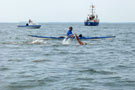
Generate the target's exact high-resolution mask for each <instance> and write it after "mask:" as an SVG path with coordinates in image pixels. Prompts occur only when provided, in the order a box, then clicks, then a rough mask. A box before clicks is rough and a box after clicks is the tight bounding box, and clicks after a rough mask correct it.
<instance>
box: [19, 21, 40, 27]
mask: <svg viewBox="0 0 135 90" xmlns="http://www.w3.org/2000/svg"><path fill="white" fill-rule="evenodd" d="M17 27H21V28H31V29H38V28H40V27H41V25H38V24H36V23H33V21H32V20H30V19H29V21H28V23H26V24H25V25H17Z"/></svg>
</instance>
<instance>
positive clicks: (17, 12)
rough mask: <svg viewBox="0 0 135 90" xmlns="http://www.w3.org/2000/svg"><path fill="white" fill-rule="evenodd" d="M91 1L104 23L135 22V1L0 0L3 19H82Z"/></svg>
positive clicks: (6, 20) (77, 20)
mask: <svg viewBox="0 0 135 90" xmlns="http://www.w3.org/2000/svg"><path fill="white" fill-rule="evenodd" d="M92 3H93V4H94V5H95V7H96V13H97V14H98V16H99V19H100V21H101V22H134V21H135V10H134V9H135V0H0V22H20V21H27V20H28V19H32V20H33V21H36V22H83V21H84V20H85V19H86V17H87V15H88V13H89V7H90V5H91V4H92Z"/></svg>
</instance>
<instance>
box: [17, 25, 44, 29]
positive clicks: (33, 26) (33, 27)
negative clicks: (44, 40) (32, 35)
mask: <svg viewBox="0 0 135 90" xmlns="http://www.w3.org/2000/svg"><path fill="white" fill-rule="evenodd" d="M17 27H23V28H32V29H37V28H40V27H41V25H18V26H17Z"/></svg>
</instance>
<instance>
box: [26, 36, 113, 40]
mask: <svg viewBox="0 0 135 90" xmlns="http://www.w3.org/2000/svg"><path fill="white" fill-rule="evenodd" d="M28 36H31V37H36V38H43V39H56V40H63V39H64V38H65V37H64V36H61V37H47V36H39V35H28ZM78 38H79V39H80V40H90V39H107V38H115V36H103V37H78ZM72 39H75V37H73V38H72Z"/></svg>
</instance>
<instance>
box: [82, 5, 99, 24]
mask: <svg viewBox="0 0 135 90" xmlns="http://www.w3.org/2000/svg"><path fill="white" fill-rule="evenodd" d="M94 8H95V7H94V5H91V13H90V14H88V17H87V20H85V21H84V25H85V26H98V25H99V19H98V15H96V14H95V12H94Z"/></svg>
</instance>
